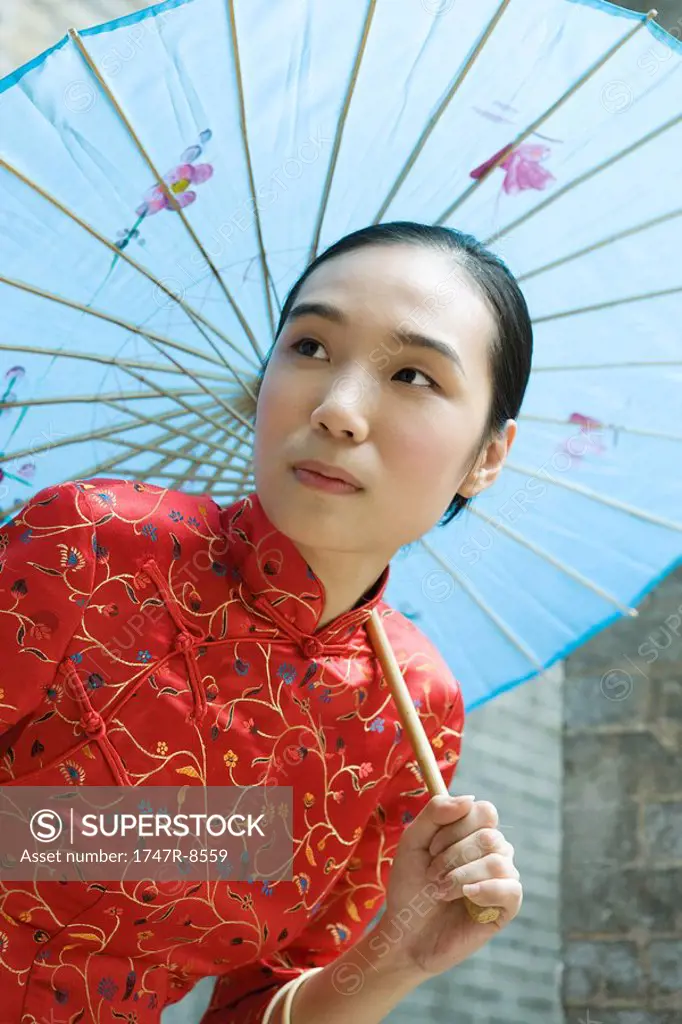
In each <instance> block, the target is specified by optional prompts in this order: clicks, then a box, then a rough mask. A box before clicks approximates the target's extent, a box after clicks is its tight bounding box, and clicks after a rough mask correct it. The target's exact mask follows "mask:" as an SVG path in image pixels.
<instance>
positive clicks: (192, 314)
mask: <svg viewBox="0 0 682 1024" xmlns="http://www.w3.org/2000/svg"><path fill="white" fill-rule="evenodd" d="M0 168H3V169H4V170H6V171H8V172H9V173H10V174H12V175H14V177H16V178H17V179H18V180H19V181H21V182H22V183H23V184H24V185H26V186H27V188H30V189H32V190H33V191H34V192H36V193H37V194H38V195H39V196H41V197H42V198H43V199H44V200H45V201H46V202H48V203H50V204H51V205H52V206H54V207H55V209H57V210H59V211H60V213H63V214H64V216H66V217H68V218H69V219H70V220H72V221H73V222H74V223H75V224H77V225H78V226H79V227H80V228H82V229H83V231H86V232H87V233H88V234H89V235H90V236H91V237H92V238H94V239H95V240H96V241H98V242H100V243H101V244H102V245H104V246H106V247H107V248H108V249H109V250H110V251H111V252H112V253H113V254H114V255H115V256H117V257H119V258H120V259H122V260H124V262H126V263H127V264H128V265H129V266H131V267H133V269H134V270H136V271H138V273H140V274H142V275H143V276H144V277H146V278H147V280H148V281H150V282H151V283H152V284H153V285H154V286H155V287H156V288H158V289H159V290H160V291H162V292H164V294H166V295H167V296H168V297H169V298H170V299H172V300H173V302H176V303H177V304H178V306H180V308H181V309H182V310H183V311H184V312H185V313H186V314H187V316H188V317H189V319H190V320H191V321H192V322H193V323H194V325H195V327H196V328H197V330H198V331H199V332H200V333H201V335H202V337H203V338H204V339H205V340H206V341H207V342H208V344H209V345H210V346H211V348H212V349H213V351H214V352H215V354H216V355H217V356H218V358H219V359H220V361H221V362H222V363H223V365H224V366H226V367H227V369H229V370H230V371H231V372H232V373H233V374H234V376H235V377H236V378H237V380H238V381H239V383H240V384H241V385H242V387H243V388H244V390H245V391H247V392H248V393H249V394H250V395H251V397H253V395H252V394H251V391H250V389H249V387H248V386H247V385H246V384H244V383H243V381H242V380H241V378H240V376H239V374H238V372H237V371H236V370H235V368H234V367H233V366H232V365H231V363H229V362H228V360H227V359H226V358H225V355H224V353H222V352H221V351H220V349H219V348H218V347H217V345H216V344H215V342H214V341H213V339H212V338H210V337H209V336H208V334H206V332H205V331H204V329H203V327H202V326H201V325H204V326H205V327H208V329H209V330H210V331H213V333H214V334H216V335H217V336H218V337H219V338H220V340H221V341H224V342H225V344H226V345H228V346H229V347H230V348H232V349H234V351H235V352H236V353H237V354H238V355H239V356H241V357H242V358H246V359H247V362H249V364H250V365H251V366H252V367H253V368H254V369H255V370H258V365H257V364H256V363H254V362H253V361H252V360H251V359H250V358H249V357H248V356H246V355H245V353H243V352H242V351H241V350H240V349H239V347H238V346H237V345H235V343H234V342H233V341H230V339H229V338H228V337H227V335H226V334H223V333H222V331H220V330H219V329H218V328H217V327H215V326H214V324H212V323H211V321H210V320H207V319H206V317H204V316H203V315H202V314H201V313H199V311H198V310H196V309H194V308H193V307H192V306H190V305H189V304H188V303H186V302H185V301H184V299H182V298H180V297H179V296H178V295H176V294H175V292H173V291H172V290H171V289H170V288H169V287H168V286H167V285H165V284H164V283H163V281H160V280H159V279H158V278H157V277H156V276H155V275H154V274H152V272H151V271H150V270H148V269H147V268H146V267H145V266H143V264H142V263H139V262H138V261H137V260H136V259H134V258H133V257H132V256H130V255H129V254H128V253H127V252H126V251H125V250H124V249H119V248H118V246H117V245H116V244H115V243H114V242H110V241H109V239H108V238H106V237H105V236H104V235H102V234H101V233H100V232H99V231H97V229H96V228H94V227H93V226H92V225H91V224H88V222H87V221H85V220H83V219H82V217H79V216H78V214H77V213H75V212H74V211H73V210H71V209H69V207H68V206H65V205H64V203H62V202H60V201H59V200H58V199H57V198H56V197H55V196H53V195H51V194H50V193H49V192H47V191H45V189H43V188H41V186H40V185H38V184H37V183H36V182H34V181H32V180H31V179H30V178H28V177H27V176H26V175H25V174H22V173H21V171H18V170H17V169H16V168H15V167H13V166H12V164H10V163H8V162H7V161H6V160H3V159H2V158H0Z"/></svg>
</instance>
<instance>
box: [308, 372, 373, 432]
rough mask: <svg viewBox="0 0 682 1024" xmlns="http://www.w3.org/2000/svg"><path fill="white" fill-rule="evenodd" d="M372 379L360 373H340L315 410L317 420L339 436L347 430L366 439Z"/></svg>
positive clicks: (314, 415)
mask: <svg viewBox="0 0 682 1024" xmlns="http://www.w3.org/2000/svg"><path fill="white" fill-rule="evenodd" d="M364 376H368V375H367V374H364ZM372 383H373V381H372V380H371V378H369V380H367V381H365V380H363V378H362V376H360V374H359V373H343V374H340V375H339V376H338V377H336V379H335V380H334V382H333V383H332V385H331V387H330V388H329V390H328V391H327V393H326V395H325V397H324V400H323V401H322V402H321V403H320V404H319V405H318V407H317V408H316V409H315V411H314V412H313V415H312V420H313V424H314V425H315V426H320V427H322V428H324V429H326V430H328V431H329V432H330V433H332V434H337V435H338V436H343V435H344V434H345V435H347V436H350V437H353V438H354V439H355V440H356V441H359V440H363V439H364V437H365V436H366V435H367V432H368V427H369V421H368V410H369V405H370V401H371V396H370V394H369V391H370V387H371V384H372Z"/></svg>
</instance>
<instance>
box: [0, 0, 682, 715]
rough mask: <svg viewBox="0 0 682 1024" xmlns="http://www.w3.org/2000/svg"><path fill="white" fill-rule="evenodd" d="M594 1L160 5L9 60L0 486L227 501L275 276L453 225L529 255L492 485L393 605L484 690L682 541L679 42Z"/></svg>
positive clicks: (279, 288)
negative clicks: (526, 361)
mask: <svg viewBox="0 0 682 1024" xmlns="http://www.w3.org/2000/svg"><path fill="white" fill-rule="evenodd" d="M654 15H655V12H650V14H649V15H646V16H644V15H636V14H633V13H632V12H630V11H626V10H624V9H621V8H618V7H615V6H613V5H611V4H608V3H604V2H602V0H534V2H533V3H532V4H528V3H524V2H522V0H477V2H476V4H471V3H466V2H463V0H421V2H419V0H409V2H399V3H396V2H395V0H344V2H343V5H341V4H340V3H338V2H330V3H327V2H314V0H287V3H282V4H272V3H271V2H268V0H248V2H245V0H234V2H231V0H168V2H166V3H162V4H159V5H157V6H155V7H150V8H148V9H146V10H144V11H141V12H139V13H137V14H133V15H130V16H128V17H124V18H119V19H117V20H116V21H112V22H109V23H108V24H106V25H102V26H98V27H95V28H91V29H88V30H86V31H83V32H81V33H78V32H75V31H71V32H69V34H68V35H67V36H66V37H65V38H64V39H62V40H61V41H60V42H58V43H57V45H56V46H54V47H53V48H52V49H51V50H49V51H47V52H46V53H44V54H43V55H42V56H40V57H38V58H36V60H34V61H32V62H31V63H29V64H27V65H25V66H24V67H22V68H20V69H19V70H18V71H16V72H15V73H14V74H12V75H10V76H9V77H7V78H5V79H4V80H2V81H0V185H1V187H0V225H1V228H2V230H1V231H0V305H1V308H2V324H1V326H0V349H1V350H2V365H0V376H1V377H2V380H1V381H0V387H1V389H2V390H1V391H0V399H1V403H0V448H1V450H2V453H1V454H0V463H1V467H0V473H1V475H2V479H1V481H0V507H1V510H2V517H3V521H7V519H8V518H9V517H11V516H12V515H13V514H14V513H15V512H16V510H17V508H18V507H19V506H21V505H23V504H24V503H25V502H26V501H27V499H28V498H29V497H30V496H31V495H32V494H34V493H35V492H37V491H38V490H40V489H42V488H43V487H46V486H48V485H50V484H54V483H57V482H60V481H62V480H66V479H73V478H80V479H83V478H90V477H101V476H109V477H112V476H113V477H124V478H139V479H144V480H146V481H149V482H151V483H155V484H160V485H163V486H168V487H177V488H182V489H185V490H191V491H195V492H209V493H211V494H212V495H213V496H214V497H215V498H216V500H219V501H220V502H221V503H223V504H224V503H227V502H228V501H231V500H234V499H236V498H237V497H239V496H240V495H242V494H243V493H245V492H246V491H247V490H249V489H251V488H252V486H253V478H252V475H251V468H252V467H251V461H250V460H251V440H252V433H253V428H252V422H251V420H250V418H249V416H248V415H245V414H244V413H243V412H241V411H240V409H242V408H243V400H244V399H245V398H248V397H249V396H251V397H252V395H253V391H252V388H253V379H254V375H255V374H256V373H257V370H258V368H259V366H260V364H261V361H262V359H263V358H264V357H265V356H266V355H267V352H268V350H269V349H270V346H271V344H272V340H273V336H274V334H273V332H274V327H275V324H276V321H277V318H278V313H279V309H280V307H281V302H282V298H283V296H284V295H285V294H286V292H287V290H288V288H289V287H290V286H291V284H293V282H294V280H295V279H296V277H297V276H298V275H299V274H300V272H301V271H302V270H303V268H304V267H305V265H306V264H307V262H308V261H309V259H310V258H311V257H313V256H314V255H315V254H316V253H318V252H320V251H321V250H322V249H323V248H324V247H326V246H327V245H328V244H330V243H331V242H333V241H335V240H336V239H337V238H339V237H340V236H342V235H344V234H346V233H347V232H349V231H352V230H354V229H355V228H359V227H362V226H365V225H367V224H370V223H375V222H378V221H386V220H401V219H405V220H416V221H425V222H429V223H434V224H447V225H450V226H454V227H457V228H459V229H461V230H464V231H467V232H470V233H472V234H474V235H476V236H477V237H478V238H480V239H481V240H482V241H484V242H486V243H487V244H489V245H490V246H491V247H493V248H494V249H495V251H497V252H498V253H499V254H500V255H501V256H502V257H503V258H504V259H505V260H506V262H507V263H508V264H509V266H510V267H511V269H512V270H513V272H514V273H515V274H516V276H517V277H518V278H519V279H520V282H521V285H522V288H523V290H524V293H525V295H526V297H527V300H528V304H529V308H530V310H531V314H532V317H533V322H534V331H535V363H536V365H535V366H534V368H533V372H532V375H531V380H530V384H529V387H528V391H527V393H526V399H525V403H524V408H523V412H522V414H521V416H520V421H519V427H520V429H519V434H518V437H517V439H516V442H515V445H514V450H513V453H512V454H511V456H510V458H509V459H508V461H507V463H506V464H505V468H504V470H503V472H502V474H501V476H500V478H499V479H498V481H497V482H496V484H495V485H494V486H493V487H492V488H490V489H489V490H487V491H484V492H483V493H482V494H481V495H479V496H478V497H477V498H476V499H475V500H474V502H473V504H472V506H471V507H470V508H469V509H468V510H467V511H466V512H465V513H464V514H463V515H462V516H461V517H459V518H458V519H456V520H455V521H454V522H453V523H451V524H450V525H449V526H448V527H446V528H444V529H434V530H433V531H431V532H430V533H429V534H427V535H426V536H424V537H423V538H421V539H420V540H419V541H418V542H416V543H415V544H414V545H412V546H411V547H410V549H409V551H407V552H404V553H401V554H400V555H398V556H396V558H395V559H394V561H393V564H392V573H391V581H390V583H389V587H388V590H387V593H386V598H387V600H388V601H389V603H391V604H392V605H394V606H395V607H396V608H398V609H399V610H400V611H402V612H403V613H404V614H405V615H407V616H408V617H410V618H411V619H412V620H413V621H414V622H415V623H416V624H417V625H419V627H420V628H421V629H423V631H424V632H425V633H426V634H427V635H428V636H429V637H430V638H431V639H432V640H433V641H434V643H435V644H436V645H437V647H438V648H439V650H440V651H441V652H442V654H443V655H444V657H445V658H446V659H447V661H448V663H449V664H450V666H451V667H452V670H453V672H454V673H455V674H456V676H457V678H458V679H459V680H460V682H461V684H462V688H463V691H464V695H465V700H466V703H467V706H468V707H472V706H474V705H476V704H480V703H482V702H483V701H485V700H487V699H489V698H490V697H491V696H493V695H494V694H496V693H499V692H500V691H501V690H503V689H506V688H509V687H511V686H514V685H516V684H518V683H520V682H523V681H524V680H526V679H529V678H531V677H532V676H534V675H536V674H537V673H539V672H541V671H543V670H544V669H545V668H547V667H548V666H550V665H551V664H552V663H553V662H555V661H556V660H557V659H560V658H563V657H565V656H566V655H567V654H568V653H569V652H570V651H571V650H572V649H573V648H575V647H576V646H577V645H579V644H581V643H583V642H584V641H585V640H586V639H587V638H588V637H589V636H590V635H591V634H593V633H594V632H595V631H597V630H600V629H602V628H603V627H605V626H606V625H608V624H609V623H610V622H612V621H613V620H614V619H616V618H618V617H620V616H623V615H633V614H636V611H635V606H636V605H637V604H638V602H639V601H641V599H642V597H643V596H644V595H645V594H646V592H647V591H648V590H650V589H651V588H652V587H653V586H654V585H655V584H656V583H657V582H658V581H659V580H660V579H661V578H662V577H663V576H664V575H666V574H667V573H669V572H670V571H671V570H672V569H673V568H674V566H675V565H676V563H677V562H678V561H679V559H680V555H681V553H682V515H681V513H680V509H681V508H682V475H681V474H680V473H679V472H678V470H677V467H678V466H679V465H680V461H681V455H682V445H681V442H682V430H680V428H679V420H680V413H681V412H682V397H681V396H682V387H681V385H682V339H681V337H680V332H679V323H680V296H681V294H682V269H681V268H680V263H679V232H680V226H681V224H682V220H681V219H680V218H681V216H682V207H681V206H680V201H679V189H678V187H677V186H678V179H679V169H678V162H679V161H678V154H679V153H680V152H681V151H682V111H681V109H680V100H679V96H680V86H681V84H682V70H681V65H682V59H681V57H682V47H680V44H679V43H678V42H677V41H676V40H674V39H673V38H672V37H671V36H670V35H668V34H667V33H665V32H664V31H663V30H662V29H661V28H660V27H659V26H658V25H656V23H655V21H654Z"/></svg>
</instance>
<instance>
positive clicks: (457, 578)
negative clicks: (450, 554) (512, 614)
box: [419, 537, 545, 672]
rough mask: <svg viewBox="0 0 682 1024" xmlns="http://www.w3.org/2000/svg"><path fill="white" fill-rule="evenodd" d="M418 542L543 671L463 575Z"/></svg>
mask: <svg viewBox="0 0 682 1024" xmlns="http://www.w3.org/2000/svg"><path fill="white" fill-rule="evenodd" d="M419 544H421V546H422V547H423V548H424V549H425V550H426V551H427V552H428V553H429V554H430V555H431V557H432V558H433V560H434V561H435V562H438V564H439V565H440V566H441V567H442V568H443V569H444V570H445V572H447V573H448V574H449V575H450V576H451V577H452V579H453V580H454V581H455V582H456V583H459V585H460V586H461V587H462V588H463V589H464V590H466V592H467V594H468V595H469V597H470V598H471V599H472V601H474V602H475V603H476V604H477V605H478V607H479V608H480V609H481V611H482V612H484V613H485V614H486V615H487V616H488V618H489V619H490V620H491V622H494V624H495V625H496V626H497V628H498V630H499V631H500V633H502V634H503V636H505V637H506V638H507V640H509V642H510V643H511V644H513V645H514V647H515V648H516V649H517V651H519V653H520V654H522V655H523V657H524V658H526V660H527V661H529V662H530V663H531V665H533V667H534V668H536V669H537V670H538V672H543V671H544V668H545V666H544V665H543V664H542V662H540V661H538V659H537V658H536V656H535V654H533V652H532V651H531V649H530V648H529V647H527V646H526V644H524V642H523V641H522V640H521V639H520V638H519V637H518V636H517V635H516V633H514V631H513V630H512V629H510V627H509V626H508V625H507V624H506V623H505V622H503V620H502V619H501V618H500V617H499V615H498V614H497V613H496V612H494V611H493V610H492V608H491V607H490V605H489V604H487V602H486V601H484V600H483V598H481V597H479V595H478V594H477V593H476V591H475V589H474V587H473V586H472V584H471V583H468V582H467V581H466V578H465V576H464V575H463V574H461V573H459V572H458V571H457V569H455V568H453V567H452V566H451V565H449V564H448V563H447V562H446V561H445V559H444V558H442V557H441V555H439V553H438V552H437V551H435V550H434V548H433V547H432V546H431V544H430V543H429V542H428V541H426V540H424V538H423V537H420V539H419Z"/></svg>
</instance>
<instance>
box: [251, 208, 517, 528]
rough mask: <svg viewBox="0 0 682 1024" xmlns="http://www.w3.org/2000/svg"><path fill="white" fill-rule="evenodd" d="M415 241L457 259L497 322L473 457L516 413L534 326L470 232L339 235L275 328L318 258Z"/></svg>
mask: <svg viewBox="0 0 682 1024" xmlns="http://www.w3.org/2000/svg"><path fill="white" fill-rule="evenodd" d="M404 244H408V245H420V246H423V247H424V248H430V249H435V250H437V251H441V252H443V253H448V254H450V255H452V256H453V257H454V261H455V263H456V264H457V265H459V266H460V267H461V268H462V269H463V270H464V271H465V272H466V273H467V275H468V276H469V278H470V279H471V280H472V281H473V283H474V284H475V285H476V286H477V287H478V289H479V291H480V293H481V295H482V297H483V299H484V300H485V301H486V302H487V304H488V306H489V308H490V309H491V311H492V313H493V315H494V317H495V320H496V322H497V334H496V337H495V338H494V340H493V342H492V344H491V346H490V351H489V353H488V357H489V364H488V365H489V368H490V379H491V382H492V401H491V405H490V410H489V414H488V419H487V421H486V424H485V427H484V430H483V433H482V435H481V439H480V444H479V445H478V447H477V449H476V451H475V453H474V458H473V459H472V461H471V466H470V467H469V469H471V468H472V467H473V465H474V464H475V462H476V459H477V458H478V456H479V455H480V453H481V452H482V451H483V448H484V446H485V445H487V443H488V442H489V440H490V439H491V438H492V437H493V436H494V435H495V433H497V432H498V431H499V430H501V429H502V427H503V426H504V424H505V423H506V421H507V420H508V419H516V417H517V415H518V412H519V409H520V407H521V403H522V401H523V396H524V394H525V391H526V385H527V383H528V377H529V375H530V368H531V360H532V354H533V328H532V323H531V319H530V314H529V312H528V307H527V305H526V300H525V299H524V297H523V294H522V292H521V289H520V288H519V285H518V282H517V281H516V278H515V277H514V275H513V274H512V272H511V271H510V270H509V268H508V267H507V265H506V264H505V263H504V262H503V260H501V259H500V258H499V257H498V256H496V255H495V254H494V253H492V252H491V251H490V250H489V249H487V248H486V247H485V246H484V245H483V244H482V243H481V242H479V241H478V240H477V239H476V238H475V237H474V236H473V235H467V234H464V233H463V232H461V231H457V230H456V229H455V228H448V227H442V226H439V225H432V224H421V223H417V222H415V221H391V222H388V223H385V224H372V225H370V226H369V227H365V228H360V229H359V230H358V231H353V232H351V233H350V234H348V235H344V237H343V238H340V239H339V240H338V241H337V242H334V244H333V245H330V246H329V248H327V249H325V250H324V252H322V253H320V255H319V256H317V257H316V258H315V259H314V260H313V262H312V263H310V264H309V265H308V266H307V267H306V269H305V270H304V271H303V273H302V274H301V276H300V277H299V278H298V280H297V281H296V282H295V284H294V285H293V286H292V288H291V289H290V291H289V293H288V295H287V297H286V300H285V302H284V305H283V307H282V312H281V315H280V318H279V324H278V326H277V330H276V332H275V342H276V341H277V338H278V337H279V335H280V333H281V331H282V328H283V327H284V324H285V323H286V320H287V318H288V316H289V313H290V311H291V309H292V307H293V305H294V302H295V301H296V298H297V296H298V293H299V292H300V290H301V288H302V286H303V284H304V283H305V282H306V281H307V279H308V278H309V277H310V275H311V274H313V273H314V271H315V270H316V269H317V268H318V267H319V266H320V265H321V264H323V263H326V262H327V261H328V260H331V259H334V257H336V256H343V255H345V254H346V253H349V252H353V251H354V250H356V249H362V248H364V247H365V246H369V245H404ZM271 354H272V350H271V351H270V353H269V354H268V356H267V358H266V359H265V361H264V363H263V365H262V367H261V369H260V372H259V374H258V377H257V381H256V389H255V390H256V395H257V394H258V392H259V390H260V386H261V384H262V381H263V377H264V375H265V371H266V369H267V365H268V362H269V359H270V355H271ZM470 502H471V498H466V497H464V496H463V495H461V494H456V495H455V496H454V498H453V499H452V501H451V502H450V504H449V506H448V508H447V509H446V511H445V513H444V514H443V516H442V518H441V519H440V521H439V523H438V525H439V526H446V525H447V524H448V523H450V522H452V520H453V519H454V518H455V516H457V515H459V513H460V512H461V511H462V510H463V509H464V508H465V507H466V506H467V505H468V504H469V503H470Z"/></svg>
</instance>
